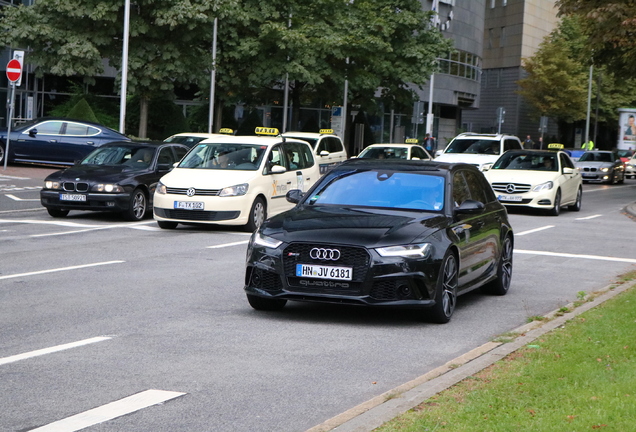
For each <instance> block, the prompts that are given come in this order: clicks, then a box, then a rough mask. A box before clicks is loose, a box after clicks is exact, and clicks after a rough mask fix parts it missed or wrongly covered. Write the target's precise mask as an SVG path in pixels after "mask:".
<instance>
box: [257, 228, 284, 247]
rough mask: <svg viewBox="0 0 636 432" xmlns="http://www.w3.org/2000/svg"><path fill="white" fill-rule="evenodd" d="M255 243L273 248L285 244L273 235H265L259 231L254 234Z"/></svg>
mask: <svg viewBox="0 0 636 432" xmlns="http://www.w3.org/2000/svg"><path fill="white" fill-rule="evenodd" d="M254 243H255V244H257V245H259V246H264V247H267V248H271V249H276V248H277V247H278V246H280V245H281V244H283V242H282V241H280V240H276V239H275V238H272V237H267V236H264V235H263V234H261V233H259V232H257V233H255V234H254Z"/></svg>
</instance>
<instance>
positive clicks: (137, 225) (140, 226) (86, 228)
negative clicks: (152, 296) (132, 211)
mask: <svg viewBox="0 0 636 432" xmlns="http://www.w3.org/2000/svg"><path fill="white" fill-rule="evenodd" d="M0 223H23V224H33V225H56V226H64V227H75V228H82V229H79V230H75V231H64V232H56V233H45V234H32V235H30V236H29V237H49V236H57V235H66V234H77V233H83V232H88V231H95V230H102V229H113V228H132V229H141V230H147V231H158V229H154V228H151V227H146V226H144V225H148V224H151V223H154V221H152V220H150V221H140V222H134V223H127V224H109V225H94V224H85V223H78V222H70V221H42V220H35V219H0Z"/></svg>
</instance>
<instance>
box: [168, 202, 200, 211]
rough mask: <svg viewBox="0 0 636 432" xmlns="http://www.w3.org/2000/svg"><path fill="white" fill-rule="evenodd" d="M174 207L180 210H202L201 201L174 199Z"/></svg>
mask: <svg viewBox="0 0 636 432" xmlns="http://www.w3.org/2000/svg"><path fill="white" fill-rule="evenodd" d="M174 208H176V209H181V210H203V203H202V202H190V201H175V202H174Z"/></svg>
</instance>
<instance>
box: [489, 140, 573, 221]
mask: <svg viewBox="0 0 636 432" xmlns="http://www.w3.org/2000/svg"><path fill="white" fill-rule="evenodd" d="M550 146H553V147H552V148H549V149H548V150H525V149H524V150H509V151H507V152H506V153H504V154H503V155H502V156H501V157H500V158H499V159H497V161H496V162H495V163H494V165H493V166H492V168H491V169H489V170H488V171H486V172H484V175H485V176H486V179H487V180H488V182H489V183H490V185H491V186H492V188H493V190H494V191H495V194H496V195H497V198H498V199H499V201H500V202H501V203H502V204H504V205H505V206H506V207H519V206H521V207H532V208H536V209H542V210H545V212H546V213H547V214H549V215H552V216H558V215H559V213H560V211H561V207H562V206H565V205H567V206H568V209H569V210H572V211H579V210H580V209H581V197H582V195H583V186H582V184H583V180H582V177H581V173H580V172H579V169H578V168H576V167H575V166H574V162H572V159H570V157H569V156H568V154H567V153H566V152H564V151H562V150H561V148H562V147H563V146H562V145H561V144H550ZM559 146H560V147H559Z"/></svg>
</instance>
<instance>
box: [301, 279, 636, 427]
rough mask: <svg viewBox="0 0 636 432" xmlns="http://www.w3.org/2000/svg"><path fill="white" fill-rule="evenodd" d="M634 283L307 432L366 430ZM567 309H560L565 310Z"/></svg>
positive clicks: (610, 289) (608, 288)
mask: <svg viewBox="0 0 636 432" xmlns="http://www.w3.org/2000/svg"><path fill="white" fill-rule="evenodd" d="M634 286H636V282H631V283H625V284H621V285H617V284H610V285H607V286H606V287H604V288H602V289H601V290H599V291H596V292H595V293H592V294H594V295H596V297H595V298H594V299H592V300H591V301H587V302H585V303H583V304H581V305H579V306H577V305H575V303H574V302H573V303H569V304H567V305H566V306H564V307H562V308H559V309H556V310H554V311H552V312H550V313H548V314H546V315H545V318H546V319H547V320H546V321H532V322H530V323H527V324H524V325H522V326H520V327H517V328H516V329H514V330H512V331H511V333H514V334H518V335H519V336H518V337H516V338H515V339H514V340H513V341H511V342H508V343H503V342H487V343H485V344H483V345H481V346H480V347H477V348H475V349H473V350H471V351H469V352H468V353H466V354H463V355H461V356H459V357H456V358H454V359H453V360H451V361H449V362H447V363H446V364H444V365H443V366H440V367H438V368H436V369H433V370H432V371H430V372H428V373H426V374H424V375H422V376H420V377H418V378H416V379H414V380H412V381H409V382H407V383H405V384H402V385H400V386H398V387H395V388H393V389H391V390H389V391H387V392H384V393H382V394H381V395H378V396H376V397H374V398H373V399H370V400H368V401H366V402H363V403H362V404H360V405H358V406H356V407H353V408H351V409H350V410H347V411H345V412H344V413H342V414H339V415H337V416H335V417H333V418H331V419H329V420H327V421H325V422H323V423H321V424H319V425H317V426H314V427H312V428H311V429H308V430H307V431H306V432H327V431H337V432H369V431H372V430H374V429H376V428H378V427H380V426H382V425H383V424H384V423H386V422H387V421H390V420H392V419H393V418H395V417H397V416H398V415H400V414H403V413H405V412H406V411H408V410H410V409H412V408H414V407H416V406H417V405H419V404H421V403H422V402H424V401H425V400H427V399H429V398H430V397H432V396H434V395H435V394H437V393H439V392H441V391H443V390H446V389H447V388H449V387H451V386H453V385H455V384H457V383H458V382H460V381H462V380H463V379H465V378H467V377H469V376H471V375H474V374H475V373H477V372H479V371H481V370H483V369H485V368H486V367H488V366H490V365H492V364H493V363H495V362H496V361H498V360H501V359H503V358H504V357H506V356H507V355H509V354H511V353H513V352H515V351H517V350H518V349H520V348H522V347H524V346H526V345H528V344H529V343H530V342H532V341H534V340H536V339H537V338H539V337H540V336H542V335H544V334H546V333H548V332H550V331H552V330H554V329H556V328H558V327H561V326H562V325H563V324H565V323H566V322H567V321H570V320H571V319H573V318H575V317H576V316H578V315H580V314H582V313H583V312H586V311H588V310H590V309H592V308H594V307H596V306H598V305H600V304H602V303H604V302H605V301H607V300H609V299H611V298H613V297H615V296H617V295H618V294H620V293H622V292H624V291H627V290H628V289H630V288H632V287H634ZM564 308H567V310H568V311H569V312H565V313H564V312H563V311H564V310H565V309H564Z"/></svg>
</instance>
